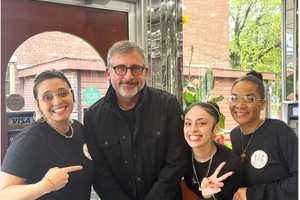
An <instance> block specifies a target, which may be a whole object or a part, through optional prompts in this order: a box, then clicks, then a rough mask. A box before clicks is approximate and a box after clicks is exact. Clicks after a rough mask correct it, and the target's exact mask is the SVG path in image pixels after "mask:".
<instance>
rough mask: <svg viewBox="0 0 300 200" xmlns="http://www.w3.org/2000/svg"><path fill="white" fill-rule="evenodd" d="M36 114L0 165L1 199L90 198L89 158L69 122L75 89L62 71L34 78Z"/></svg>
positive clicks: (74, 124)
mask: <svg viewBox="0 0 300 200" xmlns="http://www.w3.org/2000/svg"><path fill="white" fill-rule="evenodd" d="M33 96H34V98H35V103H36V106H37V108H38V110H39V112H40V114H41V118H40V119H38V120H37V122H35V123H33V124H32V125H31V126H30V127H29V128H26V129H24V130H23V132H22V133H21V134H19V135H18V136H17V137H16V138H14V140H13V142H12V144H11V145H10V147H9V148H8V150H7V153H6V155H5V158H4V161H3V163H2V169H1V170H2V172H1V179H0V199H3V200H4V199H7V200H8V199H9V200H14V199H16V200H17V199H18V200H20V199H26V200H27V199H28V200H33V199H43V200H54V199H55V200H66V199H80V200H89V199H90V192H91V183H92V179H93V166H92V161H91V158H90V156H89V153H88V151H87V148H86V145H85V143H84V138H83V126H82V125H81V124H80V123H79V122H77V121H73V120H70V115H71V113H72V111H73V107H74V100H75V99H74V93H73V90H72V88H71V85H70V82H69V81H68V80H67V78H66V77H65V75H64V74H63V73H62V72H59V71H55V70H47V71H44V72H42V73H41V74H39V75H38V76H37V77H36V78H35V80H34V86H33Z"/></svg>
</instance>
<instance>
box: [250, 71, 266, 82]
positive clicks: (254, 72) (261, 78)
mask: <svg viewBox="0 0 300 200" xmlns="http://www.w3.org/2000/svg"><path fill="white" fill-rule="evenodd" d="M246 75H247V76H254V77H256V78H258V79H259V80H261V81H263V76H262V75H261V73H258V72H257V71H255V70H251V71H250V72H248V73H247V74H246Z"/></svg>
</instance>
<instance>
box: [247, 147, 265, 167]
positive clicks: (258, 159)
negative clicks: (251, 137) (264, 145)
mask: <svg viewBox="0 0 300 200" xmlns="http://www.w3.org/2000/svg"><path fill="white" fill-rule="evenodd" d="M267 162H268V155H267V153H266V152H264V151H263V150H257V151H255V152H254V153H253V154H252V156H251V165H252V166H253V167H254V168H256V169H261V168H263V167H264V166H266V164H267Z"/></svg>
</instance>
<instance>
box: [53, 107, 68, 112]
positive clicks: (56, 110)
mask: <svg viewBox="0 0 300 200" xmlns="http://www.w3.org/2000/svg"><path fill="white" fill-rule="evenodd" d="M65 109H66V107H62V108H57V109H54V110H53V112H55V113H56V112H62V111H64V110H65Z"/></svg>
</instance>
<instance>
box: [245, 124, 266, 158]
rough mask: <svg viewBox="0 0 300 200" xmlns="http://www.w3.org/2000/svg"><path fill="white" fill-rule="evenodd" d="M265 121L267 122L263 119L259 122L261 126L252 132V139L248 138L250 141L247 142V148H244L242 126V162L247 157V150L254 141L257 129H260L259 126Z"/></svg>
mask: <svg viewBox="0 0 300 200" xmlns="http://www.w3.org/2000/svg"><path fill="white" fill-rule="evenodd" d="M264 122H265V120H263V121H262V122H261V123H260V124H259V126H258V127H257V128H256V129H255V130H254V131H253V133H251V136H250V139H249V140H248V142H247V144H246V146H245V148H244V139H243V132H242V130H241V128H240V131H241V145H242V153H241V155H240V156H241V161H242V162H244V161H245V159H246V151H247V149H248V147H249V146H250V144H251V142H252V140H253V138H254V134H255V131H256V130H257V129H259V128H260V127H261V126H262V125H263V124H264Z"/></svg>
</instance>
